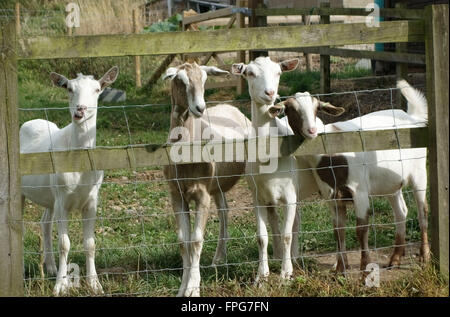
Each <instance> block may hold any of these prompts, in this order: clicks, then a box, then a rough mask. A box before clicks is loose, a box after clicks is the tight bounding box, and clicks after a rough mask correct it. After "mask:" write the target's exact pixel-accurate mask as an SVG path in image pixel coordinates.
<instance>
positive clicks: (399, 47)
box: [395, 3, 408, 110]
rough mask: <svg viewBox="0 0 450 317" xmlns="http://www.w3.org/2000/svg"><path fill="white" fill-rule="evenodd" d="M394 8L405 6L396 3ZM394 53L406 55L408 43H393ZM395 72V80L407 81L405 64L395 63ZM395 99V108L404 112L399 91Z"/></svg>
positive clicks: (402, 100) (403, 100) (404, 103)
mask: <svg viewBox="0 0 450 317" xmlns="http://www.w3.org/2000/svg"><path fill="white" fill-rule="evenodd" d="M395 7H396V8H397V9H406V5H405V4H404V3H396V4H395ZM395 52H396V53H407V52H408V43H407V42H406V43H395ZM395 72H396V77H397V80H399V79H407V76H408V64H407V63H395ZM396 99H397V107H400V108H401V109H404V110H406V100H405V98H403V97H402V94H401V92H400V90H397V91H396Z"/></svg>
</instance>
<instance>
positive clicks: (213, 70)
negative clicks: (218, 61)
mask: <svg viewBox="0 0 450 317" xmlns="http://www.w3.org/2000/svg"><path fill="white" fill-rule="evenodd" d="M200 68H201V69H203V70H204V71H205V72H206V74H208V75H211V76H221V75H228V74H229V72H227V71H226V70H223V69H220V68H218V67H215V66H204V65H202V66H200Z"/></svg>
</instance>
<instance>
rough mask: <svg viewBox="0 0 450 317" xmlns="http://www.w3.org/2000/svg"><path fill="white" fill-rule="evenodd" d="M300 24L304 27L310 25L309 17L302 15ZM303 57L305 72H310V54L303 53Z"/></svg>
mask: <svg viewBox="0 0 450 317" xmlns="http://www.w3.org/2000/svg"><path fill="white" fill-rule="evenodd" d="M302 22H303V24H304V25H311V16H310V15H304V14H303V15H302ZM303 56H304V57H305V63H306V71H308V72H310V71H312V54H309V53H303Z"/></svg>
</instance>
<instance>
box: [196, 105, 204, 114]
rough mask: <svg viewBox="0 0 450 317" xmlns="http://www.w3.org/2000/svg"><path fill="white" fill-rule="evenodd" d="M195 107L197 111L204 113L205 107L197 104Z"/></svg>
mask: <svg viewBox="0 0 450 317" xmlns="http://www.w3.org/2000/svg"><path fill="white" fill-rule="evenodd" d="M195 109H197V111H198V112H200V113H203V111H205V107H200V106H196V107H195Z"/></svg>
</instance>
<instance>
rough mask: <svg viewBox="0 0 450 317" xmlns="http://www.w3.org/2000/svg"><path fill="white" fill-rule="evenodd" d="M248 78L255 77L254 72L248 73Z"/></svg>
mask: <svg viewBox="0 0 450 317" xmlns="http://www.w3.org/2000/svg"><path fill="white" fill-rule="evenodd" d="M247 76H249V77H254V76H255V74H254V73H253V72H247Z"/></svg>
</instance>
